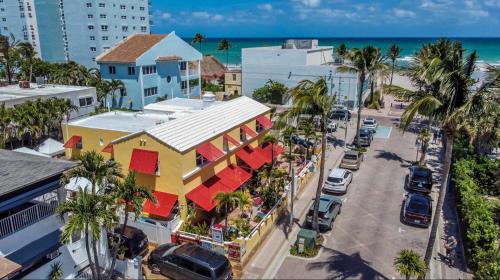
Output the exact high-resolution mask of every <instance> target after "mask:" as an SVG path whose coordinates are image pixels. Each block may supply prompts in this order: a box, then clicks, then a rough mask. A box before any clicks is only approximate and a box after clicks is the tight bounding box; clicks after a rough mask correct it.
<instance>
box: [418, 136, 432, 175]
mask: <svg viewBox="0 0 500 280" xmlns="http://www.w3.org/2000/svg"><path fill="white" fill-rule="evenodd" d="M417 140H418V141H419V142H420V143H421V146H422V148H421V150H420V151H421V153H420V160H419V161H418V165H420V166H424V164H425V155H426V154H427V148H429V142H430V141H431V131H430V130H429V129H427V128H423V129H422V130H420V132H419V134H418V137H417Z"/></svg>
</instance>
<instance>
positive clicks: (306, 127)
mask: <svg viewBox="0 0 500 280" xmlns="http://www.w3.org/2000/svg"><path fill="white" fill-rule="evenodd" d="M301 129H302V133H304V139H305V140H306V141H310V140H311V138H314V140H316V139H315V138H316V137H315V136H316V127H315V126H314V123H313V122H310V121H306V122H302V124H301ZM315 142H316V141H315ZM310 149H314V147H311V148H309V147H306V159H309V158H310V155H311V152H313V151H310Z"/></svg>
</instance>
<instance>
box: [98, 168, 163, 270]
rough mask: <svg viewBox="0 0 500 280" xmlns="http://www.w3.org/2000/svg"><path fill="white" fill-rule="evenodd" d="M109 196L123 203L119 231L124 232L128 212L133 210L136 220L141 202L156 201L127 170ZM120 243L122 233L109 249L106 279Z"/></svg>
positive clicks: (139, 214) (111, 268) (112, 267)
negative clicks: (109, 256) (126, 173)
mask: <svg viewBox="0 0 500 280" xmlns="http://www.w3.org/2000/svg"><path fill="white" fill-rule="evenodd" d="M110 194H111V197H113V198H114V200H115V204H116V205H120V204H123V205H124V207H123V208H124V212H125V217H124V221H123V224H122V225H121V230H120V233H124V232H125V229H126V228H127V223H128V217H129V212H134V218H135V220H137V219H138V218H139V217H140V216H141V213H142V210H143V204H144V202H145V201H146V200H148V201H151V202H153V203H156V197H155V196H154V195H153V193H152V192H151V191H150V190H149V189H147V188H146V187H144V186H138V185H137V183H136V180H135V173H134V172H129V173H128V175H127V177H125V179H124V180H123V181H119V182H117V183H116V184H115V186H114V188H112V189H111V192H110ZM121 243H122V234H118V242H116V243H115V244H114V246H113V248H112V251H111V257H112V261H111V267H110V269H109V271H110V272H109V274H108V277H107V279H111V277H112V276H113V271H114V269H115V264H116V258H117V256H118V249H119V248H120V245H121Z"/></svg>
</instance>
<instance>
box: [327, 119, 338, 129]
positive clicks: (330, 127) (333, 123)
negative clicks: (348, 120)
mask: <svg viewBox="0 0 500 280" xmlns="http://www.w3.org/2000/svg"><path fill="white" fill-rule="evenodd" d="M338 126H339V125H338V123H336V122H333V121H330V122H329V123H328V126H327V127H326V129H327V131H328V132H335V131H337V128H338Z"/></svg>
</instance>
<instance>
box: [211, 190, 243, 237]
mask: <svg viewBox="0 0 500 280" xmlns="http://www.w3.org/2000/svg"><path fill="white" fill-rule="evenodd" d="M215 201H217V206H216V207H215V209H216V210H217V212H219V214H222V209H224V215H225V217H224V230H227V219H228V214H229V209H230V208H231V207H234V206H236V205H237V204H238V194H236V192H229V193H225V192H218V193H217V194H215V196H214V197H213V198H212V202H215Z"/></svg>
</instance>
